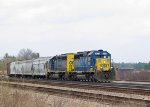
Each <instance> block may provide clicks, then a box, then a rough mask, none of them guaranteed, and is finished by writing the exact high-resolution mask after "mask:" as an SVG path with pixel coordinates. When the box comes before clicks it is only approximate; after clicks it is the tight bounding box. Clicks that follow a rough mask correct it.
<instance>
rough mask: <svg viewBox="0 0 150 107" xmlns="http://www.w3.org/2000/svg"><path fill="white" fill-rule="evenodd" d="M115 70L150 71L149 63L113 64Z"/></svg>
mask: <svg viewBox="0 0 150 107" xmlns="http://www.w3.org/2000/svg"><path fill="white" fill-rule="evenodd" d="M115 65H116V67H117V68H133V69H136V70H150V62H149V63H143V62H139V63H124V62H122V63H115Z"/></svg>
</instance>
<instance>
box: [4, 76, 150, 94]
mask: <svg viewBox="0 0 150 107" xmlns="http://www.w3.org/2000/svg"><path fill="white" fill-rule="evenodd" d="M6 80H9V81H14V82H27V83H33V84H37V82H38V84H41V85H43V84H45V85H50V86H59V87H68V88H77V87H78V88H79V89H88V90H96V91H99V90H100V91H108V92H119V93H127V94H136V95H146V96H150V86H149V85H137V84H136V85H135V84H127V83H124V84H121V83H119V84H118V83H106V84H104V83H89V82H73V81H54V80H51V81H48V80H38V79H37V80H35V79H15V78H10V79H6Z"/></svg>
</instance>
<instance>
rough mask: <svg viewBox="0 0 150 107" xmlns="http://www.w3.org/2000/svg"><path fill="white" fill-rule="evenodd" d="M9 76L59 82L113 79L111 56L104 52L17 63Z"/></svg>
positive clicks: (89, 52)
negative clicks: (57, 80) (56, 80)
mask: <svg viewBox="0 0 150 107" xmlns="http://www.w3.org/2000/svg"><path fill="white" fill-rule="evenodd" d="M7 71H8V74H9V76H10V77H11V76H15V77H30V78H46V79H59V80H74V81H78V80H86V81H100V82H101V81H103V82H109V81H111V80H112V79H113V76H114V75H113V74H114V72H113V71H112V63H111V54H110V53H108V52H107V51H103V50H94V51H84V52H77V53H68V54H61V55H56V56H53V57H48V58H38V59H33V60H26V61H16V62H11V63H9V64H8V67H7Z"/></svg>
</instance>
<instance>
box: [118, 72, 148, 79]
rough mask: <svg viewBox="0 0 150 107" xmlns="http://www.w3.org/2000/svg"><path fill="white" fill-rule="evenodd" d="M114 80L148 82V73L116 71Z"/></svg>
mask: <svg viewBox="0 0 150 107" xmlns="http://www.w3.org/2000/svg"><path fill="white" fill-rule="evenodd" d="M116 80H131V81H150V71H124V72H122V71H117V72H116Z"/></svg>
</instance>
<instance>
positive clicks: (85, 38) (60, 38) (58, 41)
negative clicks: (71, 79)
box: [0, 0, 150, 62]
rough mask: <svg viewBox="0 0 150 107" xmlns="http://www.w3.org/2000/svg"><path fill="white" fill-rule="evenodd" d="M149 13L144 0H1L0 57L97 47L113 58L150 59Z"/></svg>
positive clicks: (49, 53)
mask: <svg viewBox="0 0 150 107" xmlns="http://www.w3.org/2000/svg"><path fill="white" fill-rule="evenodd" d="M149 11H150V1H149V0H126V1H125V0H113V1H112V0H107V1H106V0H94V1H93V0H55V1H52V0H21V1H20V0H1V1H0V37H1V39H0V49H1V50H0V53H1V54H0V56H2V55H3V54H4V53H5V52H9V53H10V54H17V52H18V51H19V49H21V48H31V49H33V50H35V51H39V52H40V53H41V55H42V56H49V55H55V54H61V53H64V52H72V51H73V52H76V51H82V50H91V49H100V48H102V49H104V50H108V51H110V52H111V53H112V56H113V57H114V60H116V61H129V62H131V61H132V62H135V61H149V60H150V51H149V49H148V46H149V45H150V43H149V40H150V13H149ZM12 47H13V48H12ZM139 54H140V55H139Z"/></svg>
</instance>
